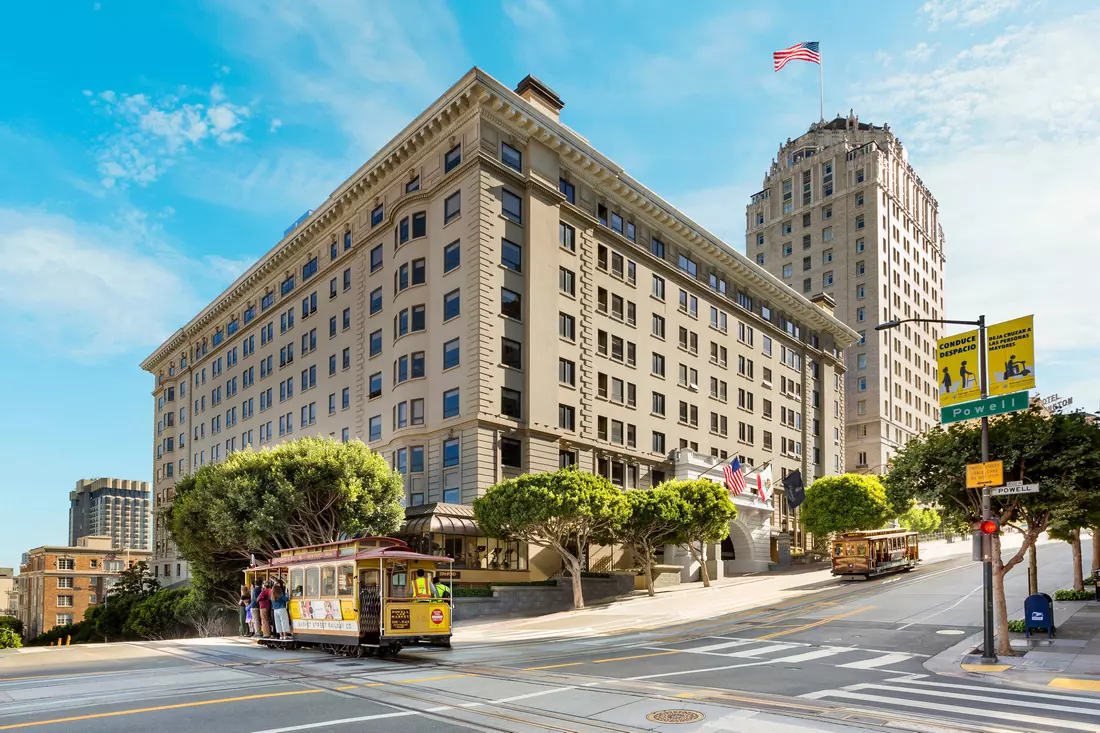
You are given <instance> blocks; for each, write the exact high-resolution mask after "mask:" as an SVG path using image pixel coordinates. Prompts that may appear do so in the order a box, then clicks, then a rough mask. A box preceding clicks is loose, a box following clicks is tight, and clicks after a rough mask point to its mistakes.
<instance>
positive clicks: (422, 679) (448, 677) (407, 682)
mask: <svg viewBox="0 0 1100 733" xmlns="http://www.w3.org/2000/svg"><path fill="white" fill-rule="evenodd" d="M473 676H474V675H472V674H445V675H442V676H440V677H417V678H416V679H414V680H397V681H396V683H395V684H398V685H411V684H412V683H414V682H435V681H436V680H453V679H457V678H459V677H473Z"/></svg>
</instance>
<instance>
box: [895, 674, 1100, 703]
mask: <svg viewBox="0 0 1100 733" xmlns="http://www.w3.org/2000/svg"><path fill="white" fill-rule="evenodd" d="M921 676H922V677H923V676H927V675H921ZM886 682H887V683H888V684H889V683H898V682H904V683H905V684H907V685H920V686H921V687H942V688H944V689H948V690H980V691H982V692H989V693H990V694H993V695H1016V696H1018V697H1039V698H1043V699H1045V700H1063V701H1065V702H1083V703H1090V704H1092V705H1095V704H1096V702H1097V698H1095V697H1079V696H1076V695H1065V694H1061V693H1055V692H1053V691H1052V692H1037V691H1034V690H1020V689H1017V688H1014V687H1007V686H1006V687H981V686H979V685H959V684H953V683H951V682H931V681H927V680H921V679H916V678H915V676H914V677H897V678H892V679H888V680H886ZM913 692H916V693H917V694H921V695H934V694H936V692H935V691H934V690H928V691H927V692H924V691H919V690H914V691H913Z"/></svg>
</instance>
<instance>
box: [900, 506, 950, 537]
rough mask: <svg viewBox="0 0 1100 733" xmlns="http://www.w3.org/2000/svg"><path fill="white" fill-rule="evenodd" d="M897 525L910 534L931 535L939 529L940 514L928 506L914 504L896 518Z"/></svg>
mask: <svg viewBox="0 0 1100 733" xmlns="http://www.w3.org/2000/svg"><path fill="white" fill-rule="evenodd" d="M898 524H900V525H901V526H902V527H905V528H906V529H907V530H909V531H910V532H916V533H917V534H932V533H933V532H935V531H936V530H937V529H939V528H940V524H941V519H940V514H939V512H937V511H936V510H935V509H933V508H932V507H929V506H923V507H922V506H920V505H919V504H917V503H916V502H913V505H912V506H910V507H909V508H908V509H906V510H905V511H904V512H902V513H901V515H900V516H899V517H898Z"/></svg>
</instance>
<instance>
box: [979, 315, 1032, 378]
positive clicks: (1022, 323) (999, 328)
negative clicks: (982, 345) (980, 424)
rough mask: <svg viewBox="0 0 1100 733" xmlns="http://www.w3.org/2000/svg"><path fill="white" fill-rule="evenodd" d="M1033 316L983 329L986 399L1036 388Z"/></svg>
mask: <svg viewBox="0 0 1100 733" xmlns="http://www.w3.org/2000/svg"><path fill="white" fill-rule="evenodd" d="M1033 318H1034V316H1024V317H1023V318H1015V319H1013V320H1011V321H1005V322H1004V323H995V324H993V325H992V326H989V327H988V328H986V344H987V346H986V364H987V371H988V373H989V396H990V397H996V396H997V395H1003V394H1009V393H1011V392H1022V391H1024V390H1025V389H1035V334H1034V332H1033V331H1032V319H1033Z"/></svg>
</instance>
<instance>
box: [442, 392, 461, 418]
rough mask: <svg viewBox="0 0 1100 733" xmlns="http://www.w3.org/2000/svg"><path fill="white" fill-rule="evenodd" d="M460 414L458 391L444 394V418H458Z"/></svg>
mask: <svg viewBox="0 0 1100 733" xmlns="http://www.w3.org/2000/svg"><path fill="white" fill-rule="evenodd" d="M458 414H459V409H458V389H449V390H447V391H446V392H444V393H443V417H444V418H448V417H456V416H457V415H458Z"/></svg>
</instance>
